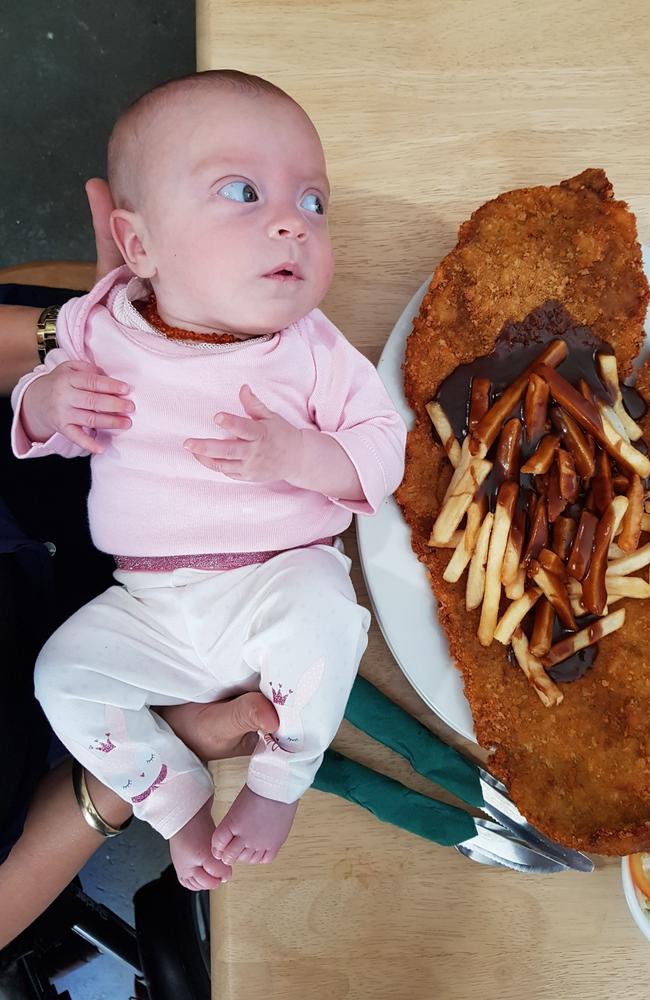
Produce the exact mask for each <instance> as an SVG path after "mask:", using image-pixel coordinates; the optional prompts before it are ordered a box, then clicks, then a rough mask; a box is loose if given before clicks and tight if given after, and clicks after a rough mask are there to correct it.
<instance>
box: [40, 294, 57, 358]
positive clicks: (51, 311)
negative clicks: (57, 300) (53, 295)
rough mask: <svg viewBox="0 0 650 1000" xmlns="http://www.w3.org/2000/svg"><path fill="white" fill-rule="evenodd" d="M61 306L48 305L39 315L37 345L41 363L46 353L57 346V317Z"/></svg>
mask: <svg viewBox="0 0 650 1000" xmlns="http://www.w3.org/2000/svg"><path fill="white" fill-rule="evenodd" d="M59 309H60V306H48V307H47V308H46V309H44V310H43V312H42V313H41V315H40V316H39V317H38V322H37V323H36V345H37V347H38V356H39V358H40V359H41V364H43V362H44V361H45V355H46V354H47V352H48V351H51V350H52V348H53V347H57V346H58V345H57V342H56V318H57V316H58V315H59Z"/></svg>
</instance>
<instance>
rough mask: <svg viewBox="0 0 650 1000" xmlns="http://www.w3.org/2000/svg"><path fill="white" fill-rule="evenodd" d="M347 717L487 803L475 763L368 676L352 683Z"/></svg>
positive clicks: (443, 781) (474, 802)
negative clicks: (415, 716)
mask: <svg viewBox="0 0 650 1000" xmlns="http://www.w3.org/2000/svg"><path fill="white" fill-rule="evenodd" d="M345 718H346V719H347V720H348V721H349V722H351V723H352V725H353V726H356V727H357V729H360V730H361V731H362V732H364V733H367V734H368V736H372V738H373V739H374V740H377V741H378V742H379V743H383V745H384V746H387V747H388V748H389V749H390V750H395V752H396V753H398V754H400V755H401V756H402V757H405V758H406V760H408V762H409V764H410V765H411V767H412V768H413V769H414V770H415V771H417V772H418V774H421V775H423V776H424V777H425V778H429V780H430V781H435V783H436V784H437V785H440V786H441V787H442V788H446V789H447V791H449V792H453V793H454V795H457V796H458V798H459V799H462V801H463V802H467V804H468V805H471V806H476V807H477V808H478V809H480V808H481V806H482V805H483V795H482V794H481V785H480V780H479V773H478V769H477V768H476V767H475V765H474V764H472V763H471V762H470V761H468V760H466V759H465V758H464V757H462V756H461V755H460V754H459V753H458V752H457V751H456V750H454V749H453V747H450V746H448V745H447V744H446V743H443V742H442V740H440V739H438V737H437V736H434V734H433V733H432V732H430V731H429V730H428V729H426V728H425V727H424V726H422V725H420V723H419V722H418V721H417V719H414V718H413V716H412V715H409V714H408V713H407V712H405V711H404V710H403V709H401V708H400V707H399V706H398V705H396V704H395V703H394V702H392V701H391V700H390V699H389V698H387V697H386V695H384V694H382V693H381V691H378V690H377V688H376V687H374V686H373V685H372V684H371V683H370V681H367V680H366V679H365V677H357V678H356V680H355V682H354V684H353V686H352V691H351V693H350V698H349V700H348V704H347V708H346V710H345Z"/></svg>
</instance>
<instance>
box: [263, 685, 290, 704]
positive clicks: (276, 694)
mask: <svg viewBox="0 0 650 1000" xmlns="http://www.w3.org/2000/svg"><path fill="white" fill-rule="evenodd" d="M269 683H270V685H271V693H272V695H273V704H274V705H284V703H285V702H286V700H287V698H288V697H289V695H290V694H293V691H292V690H291V688H289V690H288V691H287V693H286V694H282V685H281V684H278V689H277V691H276V690H275V688H274V687H273V681H269Z"/></svg>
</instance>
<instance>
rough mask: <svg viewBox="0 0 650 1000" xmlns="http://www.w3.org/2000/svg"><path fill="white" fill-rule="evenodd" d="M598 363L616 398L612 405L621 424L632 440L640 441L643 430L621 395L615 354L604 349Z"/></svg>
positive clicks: (603, 379)
mask: <svg viewBox="0 0 650 1000" xmlns="http://www.w3.org/2000/svg"><path fill="white" fill-rule="evenodd" d="M596 363H597V365H598V368H599V371H600V377H601V380H602V381H603V382H604V383H605V386H606V387H607V388H608V389H609V392H610V394H611V396H612V398H613V400H614V402H613V404H612V406H613V410H614V412H615V414H616V416H617V417H618V419H619V421H620V423H621V425H622V426H623V428H624V429H625V432H626V434H627V436H628V438H629V440H630V441H638V440H639V438H640V437H642V436H643V431H642V430H641V428H640V427H639V425H638V424H637V423H635V422H634V420H632V417H631V416H630V415H629V414H628V412H627V410H626V409H625V407H624V405H623V397H622V395H621V386H620V383H619V381H618V367H617V364H616V355H615V354H604V353H603V352H602V351H599V353H598V354H597V355H596Z"/></svg>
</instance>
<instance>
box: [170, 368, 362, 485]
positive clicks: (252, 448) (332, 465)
mask: <svg viewBox="0 0 650 1000" xmlns="http://www.w3.org/2000/svg"><path fill="white" fill-rule="evenodd" d="M239 398H240V400H241V403H242V406H243V407H244V410H245V412H246V413H247V414H248V416H246V417H238V416H235V415H234V414H232V413H220V414H217V416H216V417H215V422H216V423H217V425H218V426H219V427H220V428H221V430H222V431H226V432H227V433H229V434H231V435H232V437H230V438H228V439H224V440H221V439H218V438H208V439H198V438H192V439H190V440H188V441H186V442H185V447H186V448H188V450H190V451H192V452H193V454H194V455H195V457H196V458H197V459H198V461H199V462H201V464H202V465H205V466H207V468H209V469H214V470H216V471H217V472H223V473H224V474H225V475H227V476H230V477H231V478H232V479H245V480H247V481H248V482H253V483H261V482H270V481H274V480H279V479H282V480H284V482H287V483H289V484H290V485H291V486H298V487H300V488H301V489H306V490H314V491H315V492H317V493H322V494H324V495H325V496H336V497H345V498H346V499H347V500H350V501H362V500H364V499H365V495H364V492H363V489H362V486H361V482H360V480H359V476H358V475H357V472H356V469H355V467H354V464H353V462H352V461H351V459H350V458H349V457H348V455H347V454H346V452H345V451H344V450H343V448H342V447H341V446H340V445H339V444H338V443H337V442H336V441H335V440H333V439H332V438H331V437H329V436H328V435H327V434H321V432H320V431H318V430H316V429H314V430H312V429H311V428H304V429H299V428H297V427H294V426H293V424H290V423H289V422H288V421H287V420H285V419H284V417H281V416H280V415H279V414H278V413H273V411H272V410H269V409H268V408H267V407H266V406H265V405H264V404H263V403H262V401H261V400H260V399H258V398H257V396H255V394H254V393H253V392H252V390H251V389H250V388H249V386H247V385H245V386H242V390H241V392H240V394H239Z"/></svg>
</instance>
